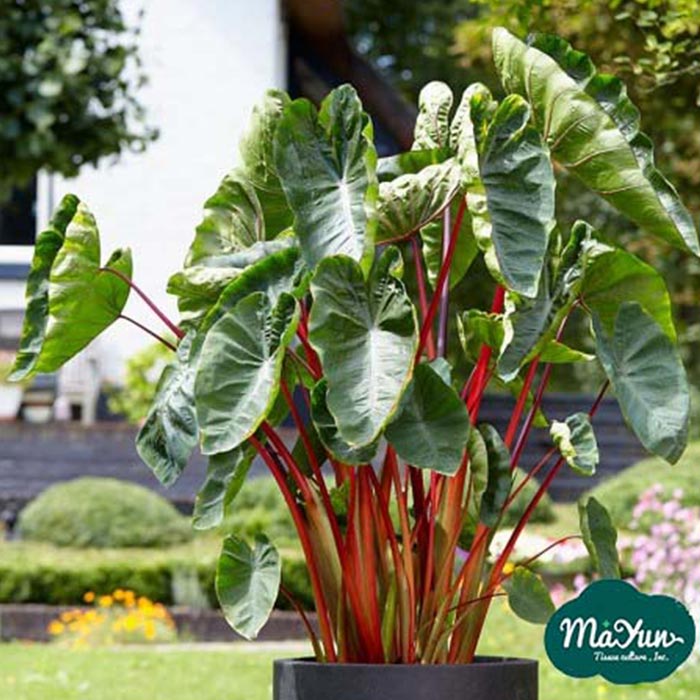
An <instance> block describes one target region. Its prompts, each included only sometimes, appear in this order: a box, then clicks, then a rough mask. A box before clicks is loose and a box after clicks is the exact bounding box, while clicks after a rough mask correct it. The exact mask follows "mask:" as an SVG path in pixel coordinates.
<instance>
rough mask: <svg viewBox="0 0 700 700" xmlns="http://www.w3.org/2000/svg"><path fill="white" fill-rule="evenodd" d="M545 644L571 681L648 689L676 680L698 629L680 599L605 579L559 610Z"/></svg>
mask: <svg viewBox="0 0 700 700" xmlns="http://www.w3.org/2000/svg"><path fill="white" fill-rule="evenodd" d="M544 642H545V647H546V649H547V655H548V656H549V658H550V660H551V661H552V663H553V664H554V665H555V666H556V667H557V668H558V669H559V670H560V671H561V672H562V673H565V674H566V675H568V676H573V677H574V678H588V677H590V676H596V675H600V676H602V677H603V678H605V679H606V680H608V681H610V682H611V683H617V684H620V685H626V684H633V683H648V682H653V681H660V680H661V679H662V678H666V677H667V676H669V675H671V674H672V673H673V672H674V671H675V670H676V669H677V668H678V667H679V666H680V665H681V664H682V663H683V662H684V661H685V660H686V659H687V658H688V656H689V655H690V652H691V651H692V649H693V645H694V644H695V624H694V623H693V619H692V618H691V616H690V614H689V613H688V610H687V609H686V608H685V606H683V604H682V603H680V602H679V601H678V600H676V599H675V598H671V597H670V596H665V595H647V594H646V593H640V592H639V591H638V590H637V589H636V588H634V586H632V585H630V584H629V583H626V582H625V581H620V580H613V579H603V580H601V581H596V582H594V583H592V584H591V585H590V586H588V587H587V588H586V589H585V590H584V591H583V593H581V595H579V596H578V598H576V599H575V600H572V601H570V602H568V603H566V605H563V606H562V607H561V608H559V610H557V612H556V613H555V614H554V615H553V616H552V617H551V618H550V620H549V623H548V624H547V629H546V631H545V637H544Z"/></svg>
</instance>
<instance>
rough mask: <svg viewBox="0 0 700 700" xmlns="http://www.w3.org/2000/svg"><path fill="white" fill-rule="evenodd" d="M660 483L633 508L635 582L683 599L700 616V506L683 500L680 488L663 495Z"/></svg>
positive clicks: (631, 548) (631, 549)
mask: <svg viewBox="0 0 700 700" xmlns="http://www.w3.org/2000/svg"><path fill="white" fill-rule="evenodd" d="M662 492H663V487H662V486H661V485H660V484H656V485H655V486H652V487H651V488H650V489H648V490H647V491H645V492H644V493H643V494H642V495H641V497H640V499H639V501H638V502H637V505H636V506H635V508H634V511H633V516H632V517H633V519H632V522H631V523H630V530H632V531H633V532H635V533H637V534H636V536H635V537H632V538H630V540H629V541H628V546H629V549H628V553H629V562H630V565H631V567H632V568H633V570H634V579H633V581H634V583H635V584H636V585H637V586H638V587H639V588H640V589H642V590H646V591H649V592H651V593H664V594H667V595H672V596H675V597H676V598H678V599H679V600H681V601H682V602H683V603H684V604H685V605H686V606H688V608H689V609H690V610H691V612H692V613H693V614H694V615H695V616H697V614H698V613H699V612H700V508H697V507H686V506H683V504H682V502H681V501H682V499H683V491H682V489H676V490H675V491H674V492H673V495H672V496H671V498H670V499H666V500H664V499H663V496H662Z"/></svg>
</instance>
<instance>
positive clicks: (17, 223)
mask: <svg viewBox="0 0 700 700" xmlns="http://www.w3.org/2000/svg"><path fill="white" fill-rule="evenodd" d="M35 232H36V179H34V180H33V181H32V182H31V184H30V185H28V186H27V187H24V188H22V189H15V190H14V191H13V193H12V196H11V197H10V199H9V201H8V202H5V203H4V204H2V205H0V246H3V245H34V237H35Z"/></svg>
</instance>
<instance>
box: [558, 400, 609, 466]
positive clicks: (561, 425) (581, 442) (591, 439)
mask: <svg viewBox="0 0 700 700" xmlns="http://www.w3.org/2000/svg"><path fill="white" fill-rule="evenodd" d="M549 433H550V435H551V436H552V440H553V441H554V444H555V445H556V446H557V447H558V448H559V451H560V452H561V454H562V457H564V459H565V460H566V463H567V464H568V465H569V466H570V467H571V468H572V469H574V470H575V471H577V472H579V474H583V475H584V476H593V474H595V470H596V467H597V466H598V461H599V455H598V442H597V441H596V438H595V433H594V432H593V426H592V425H591V421H590V419H589V417H588V414H587V413H574V414H573V415H571V416H569V417H568V418H567V419H566V420H564V421H563V422H562V421H558V420H555V421H552V425H551V426H550V428H549Z"/></svg>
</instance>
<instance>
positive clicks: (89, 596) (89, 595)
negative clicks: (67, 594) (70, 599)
mask: <svg viewBox="0 0 700 700" xmlns="http://www.w3.org/2000/svg"><path fill="white" fill-rule="evenodd" d="M83 600H84V601H85V602H86V603H92V602H94V600H95V594H94V593H93V592H92V591H88V592H87V593H86V594H85V595H84V596H83Z"/></svg>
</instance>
